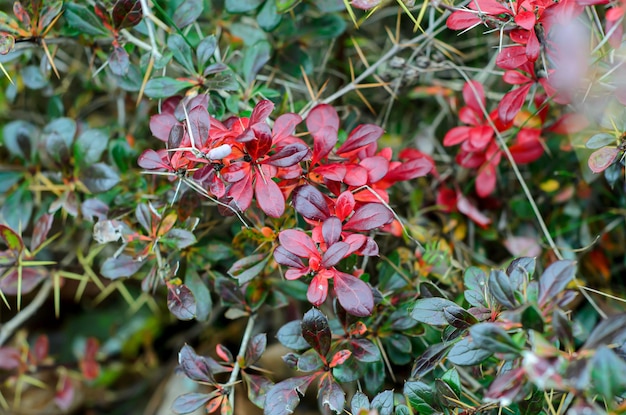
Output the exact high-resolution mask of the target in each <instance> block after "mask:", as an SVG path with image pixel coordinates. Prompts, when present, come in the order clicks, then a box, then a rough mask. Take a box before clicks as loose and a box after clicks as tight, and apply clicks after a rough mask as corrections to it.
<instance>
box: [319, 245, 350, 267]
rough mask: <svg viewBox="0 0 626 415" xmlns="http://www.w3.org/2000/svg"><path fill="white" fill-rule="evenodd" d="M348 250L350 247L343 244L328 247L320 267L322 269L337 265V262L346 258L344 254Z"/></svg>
mask: <svg viewBox="0 0 626 415" xmlns="http://www.w3.org/2000/svg"><path fill="white" fill-rule="evenodd" d="M349 250H350V245H349V244H347V243H345V242H335V243H334V244H332V245H331V246H329V247H328V249H327V250H326V252H324V255H323V256H322V262H321V266H323V267H324V268H330V267H334V266H335V265H337V263H338V262H339V261H341V260H342V259H344V258H345V257H346V254H347V253H348V251H349Z"/></svg>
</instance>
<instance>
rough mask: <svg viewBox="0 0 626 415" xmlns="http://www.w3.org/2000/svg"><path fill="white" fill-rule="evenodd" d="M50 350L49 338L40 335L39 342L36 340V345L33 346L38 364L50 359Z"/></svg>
mask: <svg viewBox="0 0 626 415" xmlns="http://www.w3.org/2000/svg"><path fill="white" fill-rule="evenodd" d="M49 349H50V341H49V340H48V336H46V335H45V334H42V335H39V336H38V337H37V340H35V345H34V346H33V353H34V354H35V358H36V359H37V361H38V362H41V361H42V360H44V359H45V358H46V357H48V350H49Z"/></svg>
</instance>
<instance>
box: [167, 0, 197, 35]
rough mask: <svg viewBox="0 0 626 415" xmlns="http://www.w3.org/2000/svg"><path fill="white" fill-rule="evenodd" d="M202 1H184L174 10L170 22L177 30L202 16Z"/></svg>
mask: <svg viewBox="0 0 626 415" xmlns="http://www.w3.org/2000/svg"><path fill="white" fill-rule="evenodd" d="M202 8H203V1H202V0H185V1H183V2H182V3H181V5H180V6H178V7H177V8H176V11H175V12H174V16H172V20H173V21H174V23H175V24H176V26H178V27H179V28H181V29H182V28H184V27H187V26H189V25H190V24H192V23H193V22H195V21H196V20H197V19H198V17H200V15H201V14H202Z"/></svg>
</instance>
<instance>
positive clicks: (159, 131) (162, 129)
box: [150, 112, 178, 142]
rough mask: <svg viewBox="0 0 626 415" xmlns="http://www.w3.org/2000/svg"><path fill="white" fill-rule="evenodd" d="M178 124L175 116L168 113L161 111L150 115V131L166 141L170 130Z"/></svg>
mask: <svg viewBox="0 0 626 415" xmlns="http://www.w3.org/2000/svg"><path fill="white" fill-rule="evenodd" d="M175 125H178V120H177V119H176V117H175V116H174V115H172V114H170V113H167V112H162V113H161V114H155V115H153V116H152V117H150V132H152V135H153V136H155V137H156V138H158V139H159V140H161V141H164V142H167V140H168V138H169V136H170V131H171V130H172V128H173V127H174V126H175Z"/></svg>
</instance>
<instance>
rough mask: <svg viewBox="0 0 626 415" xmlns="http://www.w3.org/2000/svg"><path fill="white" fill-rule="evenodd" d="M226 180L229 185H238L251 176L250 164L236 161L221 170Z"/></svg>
mask: <svg viewBox="0 0 626 415" xmlns="http://www.w3.org/2000/svg"><path fill="white" fill-rule="evenodd" d="M220 173H221V175H222V178H223V179H224V180H226V181H227V182H229V183H236V182H238V181H240V180H242V179H243V178H244V177H246V176H248V175H249V174H250V164H249V163H246V162H243V161H236V162H234V163H231V164H229V165H228V166H226V167H224V168H223V169H222V170H221V172H220Z"/></svg>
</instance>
